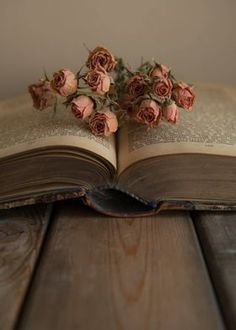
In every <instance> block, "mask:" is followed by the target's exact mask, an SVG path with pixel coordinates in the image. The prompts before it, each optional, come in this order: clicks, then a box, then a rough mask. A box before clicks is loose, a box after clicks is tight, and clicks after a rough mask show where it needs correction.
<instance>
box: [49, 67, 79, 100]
mask: <svg viewBox="0 0 236 330" xmlns="http://www.w3.org/2000/svg"><path fill="white" fill-rule="evenodd" d="M77 84H78V82H77V79H76V76H75V74H74V73H73V72H71V71H70V70H67V69H62V70H60V71H58V72H55V73H54V74H53V80H52V81H51V86H52V88H53V89H54V90H55V91H57V93H59V94H60V95H61V96H68V95H71V94H73V93H75V92H76V90H77Z"/></svg>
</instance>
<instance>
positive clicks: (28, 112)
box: [0, 94, 116, 168]
mask: <svg viewBox="0 0 236 330" xmlns="http://www.w3.org/2000/svg"><path fill="white" fill-rule="evenodd" d="M48 146H72V147H79V148H83V149H86V150H89V151H91V152H94V153H96V154H98V155H100V156H102V157H104V158H105V159H107V160H108V161H109V162H110V163H111V164H112V165H113V166H114V167H115V168H116V149H115V139H114V136H113V137H109V138H102V137H96V136H94V135H92V134H91V132H90V131H89V130H88V128H87V127H86V126H85V124H84V123H83V122H81V121H79V120H78V119H76V118H75V117H74V116H73V114H72V113H71V111H70V109H69V108H65V107H64V106H62V105H60V106H58V108H57V111H56V114H54V111H53V108H48V109H45V110H43V111H38V110H36V109H34V108H33V106H32V100H31V97H30V95H28V94H26V95H23V96H19V97H16V98H14V99H9V100H3V101H0V158H2V157H6V156H10V155H13V154H16V153H19V152H24V151H28V150H32V149H35V148H41V147H48Z"/></svg>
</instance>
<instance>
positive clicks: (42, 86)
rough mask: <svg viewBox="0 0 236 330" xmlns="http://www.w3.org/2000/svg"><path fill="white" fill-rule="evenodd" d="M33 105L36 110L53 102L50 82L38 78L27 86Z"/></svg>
mask: <svg viewBox="0 0 236 330" xmlns="http://www.w3.org/2000/svg"><path fill="white" fill-rule="evenodd" d="M28 90H29V93H30V95H31V97H32V100H33V105H34V107H35V108H36V109H38V110H44V109H46V108H48V107H50V106H52V105H53V104H54V103H55V100H56V97H55V95H54V93H53V91H52V89H51V86H50V82H49V81H47V80H40V81H39V82H37V83H36V84H32V85H30V86H29V87H28Z"/></svg>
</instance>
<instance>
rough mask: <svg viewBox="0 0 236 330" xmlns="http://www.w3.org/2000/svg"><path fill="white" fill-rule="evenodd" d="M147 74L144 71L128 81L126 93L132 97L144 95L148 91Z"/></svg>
mask: <svg viewBox="0 0 236 330" xmlns="http://www.w3.org/2000/svg"><path fill="white" fill-rule="evenodd" d="M145 79H146V76H145V75H144V74H142V73H139V74H136V75H135V76H133V77H131V78H129V79H128V80H127V81H126V93H127V94H128V95H129V97H130V98H136V97H138V96H141V95H144V94H145V93H146V91H147V88H148V86H147V83H146V81H145Z"/></svg>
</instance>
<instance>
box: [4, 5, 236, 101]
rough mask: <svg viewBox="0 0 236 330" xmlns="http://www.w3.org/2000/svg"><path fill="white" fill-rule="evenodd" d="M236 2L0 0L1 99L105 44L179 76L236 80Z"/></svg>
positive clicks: (134, 61) (133, 61)
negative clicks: (150, 60) (151, 60)
mask: <svg viewBox="0 0 236 330" xmlns="http://www.w3.org/2000/svg"><path fill="white" fill-rule="evenodd" d="M235 34H236V1H235V0H194V1H193V0H175V1H174V0H165V1H164V0H162V1H158V0H145V1H139V0H132V1H129V0H120V1H113V0H99V1H92V0H90V1H83V2H82V1H80V0H67V1H61V0H50V1H49V0H48V1H46V0H37V1H35V0H19V1H17V0H0V57H1V64H0V69H1V71H0V72H1V89H0V97H8V96H13V95H15V94H18V93H22V92H24V91H25V90H26V87H27V85H28V84H30V83H31V82H34V81H36V80H37V79H38V78H39V77H40V76H41V73H42V70H43V67H44V68H46V70H47V71H48V72H51V71H53V70H57V69H60V68H62V67H67V68H71V69H72V70H76V69H78V68H79V67H80V65H81V64H82V63H83V61H84V60H85V58H86V54H87V51H86V49H85V47H84V46H83V43H84V42H85V43H86V44H87V46H88V47H89V48H94V47H95V46H96V45H97V44H102V45H104V46H106V47H108V48H109V49H111V50H112V51H113V52H114V53H115V54H116V55H117V56H123V57H124V58H125V59H126V60H127V62H129V63H130V64H132V65H137V64H138V63H139V62H140V58H141V55H143V56H144V58H145V59H147V58H151V57H155V58H156V59H157V60H158V61H160V62H163V63H166V64H167V65H169V66H171V67H172V68H173V69H174V72H175V73H176V75H177V77H178V78H179V79H183V80H186V81H188V82H193V81H208V82H218V83H228V84H236V37H235Z"/></svg>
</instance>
